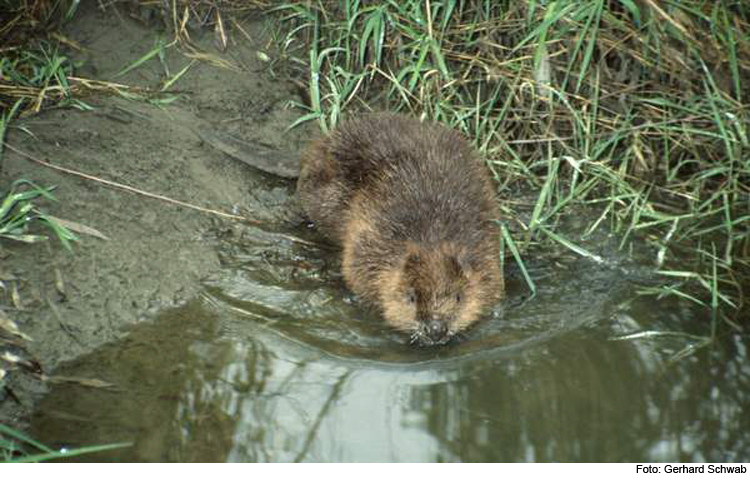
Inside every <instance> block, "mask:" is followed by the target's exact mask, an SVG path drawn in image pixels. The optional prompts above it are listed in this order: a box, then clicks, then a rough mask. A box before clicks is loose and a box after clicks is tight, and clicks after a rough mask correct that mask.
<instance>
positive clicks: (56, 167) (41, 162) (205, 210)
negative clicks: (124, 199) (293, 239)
mask: <svg viewBox="0 0 750 491" xmlns="http://www.w3.org/2000/svg"><path fill="white" fill-rule="evenodd" d="M4 145H5V148H7V149H8V150H11V151H12V152H15V153H17V154H18V155H21V156H23V157H26V158H27V159H29V160H31V161H32V162H34V163H37V164H39V165H43V166H44V167H49V168H50V169H54V170H56V171H58V172H62V173H65V174H70V175H73V176H78V177H80V178H83V179H86V180H89V181H94V182H97V183H99V184H104V185H106V186H110V187H113V188H115V189H120V190H123V191H130V192H131V193H135V194H138V195H141V196H145V197H147V198H152V199H157V200H159V201H164V202H166V203H171V204H173V205H177V206H182V207H184V208H190V209H191V210H197V211H200V212H203V213H210V214H212V215H216V216H219V217H222V218H229V219H231V220H239V221H243V222H247V223H250V224H253V225H259V224H260V222H259V221H257V220H252V219H250V218H247V217H243V216H240V215H234V214H232V213H225V212H223V211H218V210H212V209H210V208H204V207H202V206H198V205H193V204H190V203H186V202H184V201H179V200H176V199H173V198H169V197H167V196H162V195H159V194H154V193H149V192H148V191H143V190H141V189H138V188H134V187H131V186H127V185H125V184H119V183H116V182H112V181H108V180H106V179H102V178H100V177H96V176H92V175H89V174H85V173H83V172H79V171H77V170H73V169H68V168H66V167H62V166H59V165H55V164H52V163H50V162H47V161H44V160H40V159H38V158H36V157H34V156H32V155H29V154H27V153H26V152H24V151H22V150H19V149H17V148H16V147H14V146H13V145H10V144H8V143H5V144H4Z"/></svg>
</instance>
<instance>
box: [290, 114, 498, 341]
mask: <svg viewBox="0 0 750 491" xmlns="http://www.w3.org/2000/svg"><path fill="white" fill-rule="evenodd" d="M297 188H298V191H299V196H300V200H301V202H302V206H303V208H304V210H305V212H306V213H307V214H308V216H309V218H310V219H311V220H312V221H313V222H314V223H315V224H316V226H317V227H318V228H319V229H320V230H321V231H322V232H323V233H324V234H325V235H326V236H328V237H329V238H330V239H331V240H333V241H334V242H336V243H337V244H339V245H340V246H341V247H342V249H343V252H342V271H343V275H344V280H345V282H346V284H347V286H348V287H349V288H350V289H351V290H352V291H353V292H354V293H356V294H357V295H358V296H359V297H360V298H362V299H363V300H364V301H365V302H367V303H369V304H370V305H373V306H375V307H376V308H377V309H378V310H379V311H380V312H381V313H382V315H383V317H384V318H385V320H386V321H387V322H388V323H389V324H390V325H392V326H393V327H395V328H396V329H399V330H401V331H403V332H406V333H407V334H409V335H410V336H411V337H412V340H414V341H417V342H419V343H421V344H434V343H444V342H446V341H448V340H449V339H450V338H451V337H453V336H454V335H455V334H457V333H459V332H461V331H463V330H464V329H466V328H467V327H468V326H469V325H471V324H472V323H473V322H475V321H476V320H477V319H478V318H479V317H481V315H482V313H483V312H485V311H486V310H487V308H488V307H490V306H491V305H492V304H493V303H495V302H497V301H498V300H499V299H500V298H502V296H503V290H504V288H503V278H502V275H501V273H500V268H499V238H498V229H497V227H496V225H495V224H494V221H496V220H497V219H498V210H497V205H496V203H495V192H494V189H493V185H492V180H491V178H490V175H489V172H488V170H487V169H486V167H485V166H484V165H482V163H481V160H480V158H479V157H478V155H477V154H476V152H474V151H473V150H472V148H471V146H470V145H469V143H468V141H467V140H466V139H465V138H464V137H463V136H462V135H461V134H460V133H458V132H457V131H454V130H451V129H449V128H446V127H444V126H441V125H438V124H435V123H420V122H419V121H418V120H416V119H414V118H410V117H406V116H400V115H396V114H387V113H376V114H370V115H366V116H362V117H360V118H358V119H355V120H351V121H348V122H345V123H343V124H341V125H340V126H339V127H338V128H337V129H336V130H335V131H334V132H333V133H332V134H331V135H330V136H328V137H326V138H321V139H318V140H315V141H314V142H312V143H311V144H310V146H309V147H308V148H307V150H306V151H305V152H304V154H303V156H302V159H301V174H300V179H299V181H298V185H297Z"/></svg>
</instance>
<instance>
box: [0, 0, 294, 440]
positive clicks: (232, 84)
mask: <svg viewBox="0 0 750 491" xmlns="http://www.w3.org/2000/svg"><path fill="white" fill-rule="evenodd" d="M241 22H242V25H243V28H244V30H245V32H246V33H248V34H249V38H248V37H245V36H244V35H241V34H240V33H238V32H237V33H233V34H234V35H233V36H232V37H231V39H232V43H231V45H230V46H229V47H228V49H227V51H226V52H224V53H222V52H220V51H218V50H217V49H216V47H215V45H214V42H213V40H214V38H213V33H212V32H209V31H204V32H201V31H197V30H196V31H191V36H192V41H193V42H194V43H195V44H196V45H198V46H199V47H200V48H201V49H203V50H205V51H207V52H211V53H214V54H216V55H218V56H221V57H224V58H227V59H231V60H232V62H233V63H234V64H236V65H237V66H239V67H240V69H239V70H230V69H226V68H220V67H217V66H214V65H212V64H210V63H207V62H197V63H194V64H193V66H192V67H191V68H190V69H189V70H188V71H187V73H186V74H185V75H184V76H182V77H181V78H180V79H179V80H178V82H177V84H176V85H174V86H173V87H172V88H171V90H174V91H176V92H178V93H179V94H180V97H179V98H178V100H177V101H175V102H171V103H168V104H155V103H153V102H152V103H149V102H143V101H133V100H129V99H126V98H124V97H119V96H114V95H113V96H104V95H101V94H92V95H89V96H87V97H85V98H84V99H83V100H84V101H85V103H86V104H88V105H90V106H92V107H93V108H94V109H93V110H81V109H77V108H72V107H70V108H66V109H55V110H48V111H44V112H42V113H40V114H37V115H35V116H33V117H27V118H24V119H21V120H19V121H16V125H15V126H14V127H11V129H10V130H9V132H8V135H7V142H8V143H9V144H10V145H13V146H14V147H16V148H18V149H21V150H23V151H24V152H27V153H28V154H30V155H33V156H34V157H36V158H40V159H44V160H49V161H50V162H52V163H54V164H56V165H60V166H64V167H68V168H72V169H75V170H77V171H80V172H84V173H86V174H90V175H93V176H97V177H99V178H103V179H107V180H110V181H115V182H118V183H121V184H125V185H128V186H132V187H135V188H138V189H142V190H145V191H148V192H151V193H156V194H159V195H164V196H168V197H170V198H173V199H177V200H180V201H184V202H188V203H191V204H193V205H198V206H202V207H206V208H211V209H216V210H222V211H224V212H229V213H234V214H240V215H243V216H247V217H251V218H252V219H253V220H254V221H256V225H258V224H259V225H258V226H261V227H268V228H273V227H277V226H278V224H279V223H288V221H289V220H292V221H293V220H294V219H295V217H297V218H298V216H297V215H296V214H295V213H296V211H295V207H294V205H293V203H290V200H291V198H290V196H292V194H293V193H292V190H293V182H292V181H289V180H285V179H281V178H274V177H269V176H266V175H262V174H261V173H260V172H258V171H256V170H253V169H251V167H249V166H248V165H247V164H245V163H242V162H240V161H238V160H235V159H232V158H231V157H229V156H227V155H225V154H223V153H221V152H219V151H218V150H217V149H216V148H214V147H213V146H211V145H207V144H205V143H204V141H203V140H202V139H201V138H200V137H198V136H197V135H196V133H194V132H193V131H192V130H191V128H195V127H197V126H202V127H208V128H210V129H211V130H212V131H213V132H215V133H216V134H226V135H230V136H232V137H235V138H238V139H240V140H243V141H250V142H258V143H262V144H264V145H268V146H270V147H273V148H276V149H279V151H282V152H287V154H288V155H291V156H294V155H296V153H297V151H298V149H299V148H300V147H301V146H302V145H303V143H304V141H305V140H306V139H307V137H308V136H309V131H308V129H307V128H304V129H301V130H293V131H288V127H289V125H290V124H291V123H292V122H293V121H294V120H295V119H297V118H298V117H299V116H300V114H301V113H300V112H299V111H296V110H294V109H291V108H290V107H289V104H288V101H290V100H293V99H295V98H296V97H297V96H296V95H295V94H296V93H297V88H296V87H297V86H296V85H295V83H294V82H292V81H290V80H288V79H284V77H282V76H278V75H277V76H275V75H273V74H271V73H270V72H269V70H268V66H267V63H266V62H264V61H262V60H261V58H262V57H259V56H258V52H259V51H261V50H263V51H264V52H266V51H265V49H266V47H267V46H269V40H268V38H269V33H270V30H271V27H270V24H271V23H272V22H273V19H270V18H269V19H262V18H254V19H253V18H247V19H243V20H242V21H241ZM63 33H64V35H65V36H66V37H67V38H68V39H70V40H74V41H75V42H77V43H79V45H81V46H83V47H84V48H85V49H84V51H83V53H85V54H81V52H71V53H68V55H69V56H71V57H73V58H75V59H78V60H80V59H82V58H85V60H84V61H85V63H84V64H83V66H82V67H81V68H80V69H79V73H77V75H79V76H82V77H88V78H91V79H97V80H111V81H116V82H119V83H125V84H131V85H138V86H141V87H156V86H158V83H159V82H160V81H161V80H163V79H164V78H165V75H164V68H163V66H162V64H161V63H160V62H159V61H158V60H150V61H148V62H147V63H145V64H144V65H142V66H140V67H139V68H137V69H135V70H132V71H130V72H128V73H126V74H124V75H122V76H119V77H117V76H116V74H117V73H118V72H120V71H121V70H122V69H123V67H126V66H128V65H129V64H131V63H133V61H135V60H137V59H139V58H140V57H141V56H143V55H144V54H145V53H147V52H148V51H150V50H151V49H152V48H153V46H154V42H155V39H156V37H157V35H158V32H157V30H155V29H154V27H153V26H149V25H147V24H144V23H142V22H140V21H139V20H138V19H133V18H131V17H130V16H129V15H127V13H126V12H118V11H116V10H115V9H114V8H113V7H109V8H107V9H106V10H101V9H100V8H99V6H98V4H97V3H96V2H85V3H84V4H83V5H82V6H81V9H80V10H79V12H78V14H77V16H76V19H75V20H74V21H72V22H71V23H69V24H68V25H67V26H66V27H65V29H64V32H63ZM163 36H164V37H165V39H167V40H169V39H171V34H169V33H163ZM166 54H167V56H166V60H165V63H166V64H167V65H168V66H169V69H170V73H171V74H174V73H177V72H178V71H179V70H181V69H182V68H183V67H184V66H186V65H187V64H188V63H190V59H189V58H188V57H186V56H185V55H184V53H183V52H181V51H180V50H179V49H177V47H171V48H169V49H168V50H167V51H166ZM19 178H25V179H29V180H31V181H33V182H35V183H36V184H38V185H43V186H50V185H56V186H57V188H56V189H55V191H54V195H55V197H56V198H57V201H56V202H52V201H43V202H40V203H39V204H40V207H41V208H42V209H43V210H44V211H45V212H46V213H49V214H51V215H54V216H56V217H60V218H63V219H66V220H70V221H73V222H77V223H79V224H82V225H86V226H88V227H93V228H94V229H96V230H97V231H99V232H101V233H102V234H104V235H106V236H107V237H108V239H109V240H103V239H100V238H97V237H94V236H92V235H87V234H78V235H79V236H80V238H81V240H80V241H79V242H78V243H76V244H74V246H73V252H72V253H71V252H69V251H67V250H65V249H64V248H63V247H62V246H61V245H60V243H59V242H58V241H57V239H55V238H50V240H49V241H47V242H45V243H40V244H34V245H27V244H20V243H15V242H12V241H8V240H1V241H0V272H2V273H3V275H4V276H3V277H4V278H6V277H9V275H13V276H14V277H16V278H18V279H17V280H14V281H16V286H17V288H18V293H19V298H20V302H21V305H20V308H17V306H14V304H13V302H12V301H11V295H10V294H9V293H8V292H9V291H10V289H6V291H5V292H4V293H3V296H2V297H0V306H1V307H2V309H3V310H4V311H5V312H6V313H7V314H8V315H9V317H11V318H12V319H13V320H15V321H16V322H17V323H18V325H19V327H20V329H21V330H22V331H23V332H24V333H25V334H26V335H28V336H30V338H31V339H32V341H27V342H25V343H24V344H23V345H22V346H21V347H8V346H7V345H6V346H2V348H3V350H4V351H5V350H9V351H13V352H14V353H15V354H20V355H21V356H23V357H24V358H25V359H27V360H31V361H36V362H38V364H39V366H40V370H41V372H39V371H38V370H37V373H34V371H35V370H33V369H22V368H21V367H20V366H19V365H14V369H12V370H11V371H10V372H9V374H8V375H6V378H5V380H3V382H2V384H4V389H3V387H2V386H0V421H2V422H4V423H5V424H9V425H10V426H13V427H16V428H18V427H21V428H22V427H23V426H24V423H25V418H26V417H27V416H28V414H29V413H30V411H31V410H33V407H34V404H35V402H36V401H37V400H38V399H39V397H40V396H41V395H42V394H43V393H44V392H45V390H46V389H47V387H46V384H45V382H44V381H43V379H44V376H42V375H41V374H48V373H51V372H53V371H54V370H55V367H56V366H58V365H59V364H60V363H61V362H63V361H66V360H70V359H73V358H77V357H79V356H81V355H83V354H86V353H89V352H91V351H93V350H94V349H96V348H97V347H99V346H101V345H102V344H104V343H107V342H110V341H112V340H115V339H118V338H121V337H123V336H124V335H126V334H127V333H128V330H129V326H131V325H133V324H134V323H136V322H138V321H142V320H144V319H147V318H150V317H152V316H153V315H154V314H155V313H156V312H158V311H160V310H163V309H165V308H168V307H173V306H177V305H181V304H184V303H185V302H187V301H189V300H190V299H192V298H195V297H196V296H197V295H199V293H200V291H201V283H200V280H201V278H204V277H206V276H207V275H209V274H210V273H211V272H212V271H215V270H216V269H217V268H218V267H219V256H218V254H217V251H216V243H217V240H219V238H220V237H221V236H223V235H225V234H228V233H234V231H235V229H236V227H247V226H248V225H247V224H242V223H241V222H238V221H233V220H231V219H224V218H219V217H216V216H214V215H211V214H208V213H202V212H200V211H196V210H193V209H189V208H185V207H182V206H178V205H173V204H168V203H165V202H163V201H159V200H155V199H150V198H147V197H143V196H140V195H136V194H133V193H130V192H127V191H123V190H118V189H114V188H111V187H108V186H106V185H104V184H102V183H100V182H96V181H91V180H86V179H82V178H80V177H75V176H71V175H67V174H64V173H60V172H59V171H56V170H52V169H49V168H46V167H43V166H41V165H39V164H37V163H34V162H32V161H31V160H29V159H26V158H24V157H22V156H20V155H18V154H16V153H14V152H13V151H10V150H7V149H6V150H5V152H4V154H3V158H2V161H0V189H2V190H3V192H5V191H7V188H8V187H9V185H10V183H11V182H13V181H14V180H16V179H19ZM258 203H264V204H265V206H256V205H257V204H258ZM268 203H272V204H273V205H274V206H268ZM275 205H278V206H275ZM268 210H277V211H275V212H269V211H268ZM39 230H42V229H39ZM45 233H46V232H45ZM7 284H9V283H8V282H6V286H7ZM0 368H2V367H0ZM6 368H7V366H6ZM32 368H33V367H32Z"/></svg>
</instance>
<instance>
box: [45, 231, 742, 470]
mask: <svg viewBox="0 0 750 491" xmlns="http://www.w3.org/2000/svg"><path fill="white" fill-rule="evenodd" d="M615 243H616V242H615ZM585 245H586V246H587V247H589V248H590V249H591V250H593V251H594V252H596V253H597V254H600V255H601V256H602V257H603V258H605V259H606V261H605V263H604V264H602V263H597V262H595V261H592V260H591V259H587V258H582V257H578V256H575V255H574V254H572V253H570V254H563V255H560V256H559V257H556V258H555V257H544V258H538V259H530V260H529V264H528V266H529V267H530V268H531V274H532V276H533V277H534V278H535V279H536V282H537V285H538V287H539V290H538V292H537V295H536V296H535V297H534V298H530V299H529V298H527V297H528V295H527V293H526V289H525V286H524V284H523V283H522V280H521V279H520V278H521V276H520V274H519V273H518V272H517V271H516V270H515V269H514V268H513V267H509V268H508V270H509V274H510V281H509V298H508V299H507V301H506V302H504V303H503V304H502V305H501V306H499V307H498V308H497V309H496V312H495V313H494V315H493V316H491V318H489V319H486V320H485V321H483V322H482V323H481V324H480V325H478V326H477V328H476V329H474V330H473V331H472V332H471V333H470V334H469V335H468V337H467V339H465V340H463V341H462V342H461V343H456V344H455V345H452V346H447V347H442V348H439V349H421V350H420V349H414V348H412V347H409V346H407V345H405V344H404V339H403V338H401V337H399V335H396V334H393V333H391V332H390V331H388V329H387V328H386V327H385V326H384V325H383V324H382V323H381V322H380V321H379V320H378V319H377V317H374V316H372V315H371V314H368V313H366V312H363V311H362V310H361V308H360V307H358V306H357V305H356V302H354V301H353V300H352V299H350V298H348V296H347V293H346V291H345V290H344V288H343V285H342V283H341V280H340V278H339V276H338V274H337V273H336V271H337V269H338V268H337V264H336V259H335V254H333V253H330V252H325V251H323V250H321V248H320V247H317V246H312V245H307V244H305V243H302V242H299V241H298V240H293V237H291V236H287V235H284V234H275V233H271V232H262V231H258V230H255V229H244V230H242V234H241V235H240V236H237V237H235V238H230V239H227V240H226V241H225V246H224V251H223V259H224V267H223V269H222V271H221V272H220V273H219V274H217V275H216V276H215V277H212V278H209V279H207V280H206V282H205V286H206V288H205V295H204V296H203V297H202V298H199V299H195V300H194V301H192V302H190V303H189V304H187V305H186V306H184V307H182V308H180V309H177V310H174V311H169V312H164V313H163V314H162V315H161V316H159V317H158V318H157V319H156V320H154V321H153V322H149V323H145V324H143V325H140V326H136V327H135V328H134V329H133V331H132V335H130V336H129V337H128V338H127V339H126V340H124V341H122V342H119V343H117V344H113V345H109V346H106V347H104V348H103V349H101V350H99V351H98V352H95V353H93V354H91V355H90V356H87V357H84V358H81V359H79V360H76V361H75V362H73V363H70V364H68V365H67V366H65V367H64V368H63V369H62V370H61V372H60V374H62V375H66V376H76V377H84V378H96V379H102V380H105V381H108V382H111V383H113V384H114V386H113V388H111V389H93V388H86V387H82V386H79V385H75V384H71V385H64V386H63V385H61V386H58V388H56V389H55V390H53V391H52V392H51V393H50V395H49V396H48V397H47V398H46V399H45V400H44V401H43V403H42V404H41V407H40V408H39V411H38V413H37V415H36V416H35V418H34V422H33V433H34V435H35V436H36V437H38V438H39V439H40V440H42V441H44V442H45V443H47V444H49V445H57V446H59V445H65V446H81V445H87V444H98V443H108V442H122V441H128V442H132V443H133V445H132V447H130V448H128V449H124V450H121V451H116V452H108V453H102V454H96V455H92V456H87V457H86V458H87V459H90V460H97V461H98V460H105V461H106V460H114V461H254V462H268V461H273V462H278V461H282V462H290V461H304V462H307V461H316V462H317V461H324V462H331V461H334V462H337V461H368V462H369V461H408V462H419V461H428V462H441V461H463V462H477V461H738V460H740V461H747V460H748V459H750V410H749V408H750V363H748V354H747V346H748V339H747V338H746V337H745V338H742V337H740V335H738V334H733V332H734V331H733V330H732V328H731V327H730V326H718V331H719V332H720V333H721V336H720V337H719V338H718V340H717V341H716V342H714V343H713V344H711V345H709V346H707V347H704V348H702V349H698V350H696V351H692V352H688V354H687V356H683V357H679V356H677V355H680V353H681V352H682V351H683V350H685V349H686V348H689V347H690V346H691V345H694V344H695V343H696V340H695V339H694V338H692V337H689V336H687V335H681V334H679V333H685V334H697V335H706V334H708V333H709V332H710V328H709V325H710V319H709V318H708V316H707V315H706V314H705V313H703V311H701V310H698V309H696V308H695V307H694V306H693V305H691V304H689V303H688V302H687V301H681V300H662V301H656V300H654V299H650V298H644V297H639V296H637V295H636V290H637V288H638V287H639V285H642V284H645V283H648V282H649V274H650V273H649V271H650V269H651V268H650V267H649V266H648V265H647V263H644V262H642V261H641V265H640V266H638V261H636V260H635V259H634V258H633V257H632V256H626V255H625V254H624V253H619V252H617V250H616V248H615V247H613V245H612V244H610V241H608V240H605V239H602V238H597V239H591V240H590V241H589V243H588V244H585ZM642 331H657V332H674V333H676V334H675V335H670V336H657V337H648V338H643V339H627V340H623V339H618V338H619V337H622V336H623V335H626V334H631V333H637V332H642Z"/></svg>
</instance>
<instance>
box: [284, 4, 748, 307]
mask: <svg viewBox="0 0 750 491" xmlns="http://www.w3.org/2000/svg"><path fill="white" fill-rule="evenodd" d="M278 10H279V12H280V13H281V15H282V16H283V19H284V24H283V25H282V26H281V27H280V29H279V34H278V36H279V45H280V46H282V47H283V49H284V51H283V52H282V55H283V56H285V57H286V58H287V59H288V60H289V61H291V62H292V63H294V64H295V65H296V66H297V67H299V69H300V70H301V71H302V72H303V73H304V74H305V79H306V80H308V83H309V86H308V93H309V101H307V104H306V106H305V109H306V111H307V114H306V115H305V116H303V117H302V118H301V119H300V120H299V121H298V122H297V123H301V122H303V121H307V120H317V121H319V123H320V125H321V126H322V127H323V128H324V129H330V128H331V127H333V126H335V125H336V123H337V121H338V120H339V119H340V118H341V116H342V114H344V113H350V112H356V111H361V110H370V109H372V108H388V109H390V110H394V111H402V112H410V113H414V114H417V115H420V116H422V117H426V118H430V119H437V120H440V121H443V122H445V123H446V124H448V125H450V126H453V127H456V128H459V129H460V130H461V131H463V132H464V133H466V134H467V135H470V137H471V138H473V140H474V142H475V144H476V146H477V147H478V148H479V149H480V150H481V151H482V152H484V153H485V155H486V156H487V158H488V161H489V164H490V166H491V168H492V170H493V172H494V174H495V176H496V178H497V180H498V182H499V184H500V188H501V189H503V190H505V191H506V192H507V190H509V189H510V188H515V187H517V186H519V185H523V186H531V187H533V188H534V189H536V190H537V195H538V200H537V201H536V203H535V204H534V206H533V209H532V210H531V217H530V219H525V220H521V219H520V218H519V219H518V222H519V223H518V225H519V226H520V227H521V228H522V230H523V233H522V234H521V236H522V238H523V240H522V242H523V243H522V244H521V246H522V247H526V248H528V247H530V246H531V244H533V241H544V242H549V241H552V242H554V243H557V244H559V245H560V246H562V247H566V248H570V249H571V250H573V251H575V252H576V253H581V254H587V251H585V250H584V249H583V248H581V247H579V246H577V245H576V244H575V242H576V238H575V237H569V238H566V237H564V236H562V235H560V232H559V231H558V230H557V228H556V224H557V223H558V221H559V219H560V217H561V216H562V215H563V214H564V213H566V212H569V211H573V210H575V209H578V208H580V207H582V206H585V207H588V208H590V209H596V210H599V215H598V217H597V219H595V220H593V222H592V223H591V226H590V228H589V230H588V232H591V231H593V230H594V229H595V228H597V227H605V226H606V227H610V228H611V229H612V230H613V231H615V232H616V233H618V234H619V235H620V236H621V237H622V242H621V246H622V247H627V246H628V245H629V244H630V241H631V240H632V239H633V238H634V237H638V240H647V241H650V242H651V243H652V244H653V245H654V250H655V255H654V261H655V263H656V265H657V266H658V268H659V272H660V273H661V275H663V277H664V282H663V284H661V285H659V286H658V287H653V288H650V289H649V290H647V291H646V292H645V293H650V294H654V295H658V296H665V295H679V296H681V297H684V298H688V299H690V300H691V301H694V302H697V303H699V304H701V305H705V306H706V307H708V308H711V309H712V310H713V311H714V313H715V314H717V315H722V316H724V318H725V319H726V320H730V318H734V317H735V316H736V315H738V314H740V313H741V312H742V309H743V308H745V307H746V301H747V300H746V298H745V294H744V292H745V291H746V290H747V288H748V286H750V281H748V278H749V276H748V275H749V274H750V263H749V261H750V201H749V200H748V196H750V194H749V193H748V191H750V189H749V188H750V143H749V141H748V138H749V135H748V122H749V121H750V114H749V112H748V107H749V106H748V100H749V99H750V91H749V90H748V85H749V84H750V76H749V75H750V4H748V3H747V2H740V1H734V2H732V1H727V2H713V1H704V0H680V1H673V2H667V3H664V2H652V1H650V0H642V1H639V0H634V1H631V0H627V1H626V0H621V1H614V0H611V1H605V0H596V1H590V2H576V1H573V0H557V1H550V2H540V1H531V0H530V1H525V2H513V1H491V0H484V1H481V0H475V1H471V2H458V1H455V0H454V1H450V0H443V1H435V0H431V1H430V0H428V1H417V0H412V1H407V2H396V1H392V0H387V1H382V2H361V1H357V0H351V1H348V2H325V1H319V2H309V1H301V0H300V1H287V2H286V3H285V4H284V5H282V6H280V7H279V8H278ZM299 53H306V54H307V56H299ZM507 211H508V212H509V213H511V214H512V210H507ZM506 235H507V234H506ZM675 251H679V252H678V254H679V259H676V255H675V254H672V253H673V252H675ZM686 259H687V260H686Z"/></svg>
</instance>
